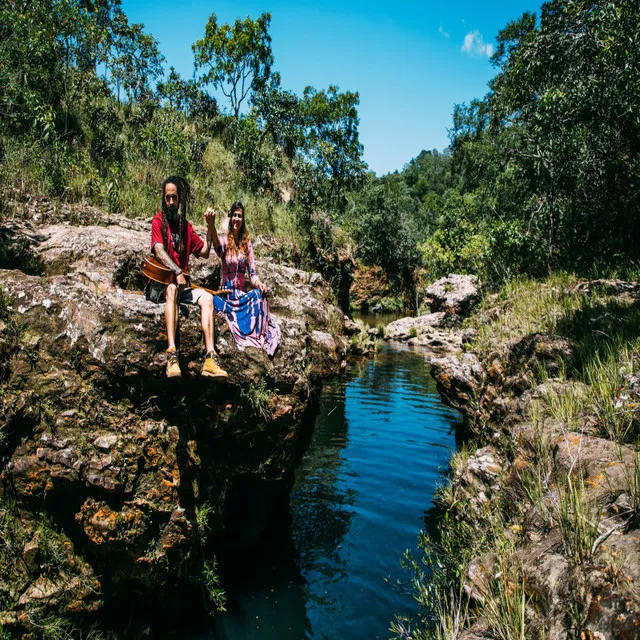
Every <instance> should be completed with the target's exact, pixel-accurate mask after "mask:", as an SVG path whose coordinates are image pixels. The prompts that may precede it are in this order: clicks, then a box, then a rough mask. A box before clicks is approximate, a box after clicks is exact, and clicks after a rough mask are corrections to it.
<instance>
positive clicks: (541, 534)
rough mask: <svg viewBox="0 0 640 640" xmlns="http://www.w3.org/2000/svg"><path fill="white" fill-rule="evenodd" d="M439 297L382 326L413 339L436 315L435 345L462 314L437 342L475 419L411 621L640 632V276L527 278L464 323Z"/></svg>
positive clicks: (447, 376) (444, 368) (464, 635)
mask: <svg viewBox="0 0 640 640" xmlns="http://www.w3.org/2000/svg"><path fill="white" fill-rule="evenodd" d="M452 287H453V284H452V283H451V282H450V284H449V285H447V287H446V288H448V289H450V290H452ZM467 308H468V307H467ZM433 311H434V312H433V313H432V314H429V315H428V316H425V317H422V318H413V319H405V320H402V321H398V322H396V323H392V324H391V325H389V326H388V327H387V329H386V331H385V338H389V339H401V340H407V339H408V340H410V341H414V343H415V341H416V340H417V338H418V336H417V335H415V333H417V332H418V331H419V330H414V331H411V328H412V327H418V328H419V327H424V331H423V333H422V335H423V336H425V337H424V338H422V339H423V340H424V341H425V342H426V344H427V346H428V343H429V341H430V340H433V336H434V335H438V333H439V332H442V331H443V330H444V329H443V324H445V323H446V324H447V325H449V326H451V327H453V329H452V331H453V334H454V337H453V338H449V339H448V340H446V341H445V340H444V339H440V342H442V343H443V344H444V343H445V342H446V344H447V349H448V353H443V354H437V353H436V354H434V353H433V352H430V353H429V355H428V357H430V358H431V367H432V374H433V376H434V378H435V379H436V382H437V384H438V389H439V391H440V393H441V395H442V397H443V399H444V400H445V401H446V402H447V403H448V404H450V405H451V406H453V407H455V408H457V409H458V410H459V411H460V412H461V413H462V415H463V416H464V418H465V424H466V427H467V429H468V433H467V434H465V436H464V437H465V438H466V444H465V445H464V446H463V447H462V449H461V451H459V452H458V453H457V454H455V455H454V457H453V459H452V462H451V475H450V481H449V484H448V485H447V486H445V487H444V488H443V489H442V490H441V491H440V495H439V506H440V509H441V511H442V514H443V515H442V518H441V520H440V523H439V525H438V531H436V532H435V533H434V534H433V535H432V538H431V541H428V540H426V539H425V540H423V541H422V542H421V552H422V553H423V554H424V555H423V558H424V559H426V563H427V564H430V565H431V566H434V567H438V569H437V573H436V574H432V575H431V577H426V578H425V577H424V576H422V578H423V579H424V580H425V584H427V583H429V582H430V583H431V587H430V588H429V590H427V589H426V588H425V590H424V591H423V592H422V595H419V596H418V599H419V600H420V601H421V603H422V605H423V607H424V610H423V612H422V617H421V621H420V622H417V623H416V622H415V621H414V624H415V625H416V626H419V627H420V626H421V627H422V628H426V627H428V628H431V629H434V628H436V629H440V630H441V631H443V632H444V631H445V630H446V629H452V628H454V626H455V628H456V629H457V631H456V635H455V637H456V638H459V639H461V640H479V639H480V638H515V637H518V638H520V637H522V638H524V637H526V638H546V639H547V640H551V639H561V638H562V639H564V638H581V639H596V638H597V639H599V640H605V639H606V640H614V639H616V640H617V639H630V638H639V637H640V595H639V594H640V591H639V586H640V529H639V525H640V463H639V455H638V446H637V444H638V440H639V436H640V413H639V412H638V409H639V407H640V383H639V380H640V357H639V356H640V351H639V348H638V347H639V342H638V337H639V335H640V324H639V322H638V320H639V319H640V285H639V284H638V283H635V282H622V281H617V280H598V281H581V280H577V279H575V278H565V279H564V280H562V279H560V281H559V282H553V281H552V282H548V283H534V284H530V285H527V286H522V287H521V288H520V289H518V288H517V287H516V288H514V290H513V291H512V292H511V293H507V294H502V295H492V296H486V297H485V299H484V301H483V303H482V304H481V306H480V307H479V310H477V311H476V312H475V314H474V315H472V317H471V318H469V319H468V320H467V321H466V322H465V327H466V328H465V329H464V330H463V329H461V328H460V327H461V325H462V323H461V322H460V320H459V319H458V318H459V316H457V315H455V316H453V318H451V317H449V315H448V314H449V313H450V311H451V309H449V310H448V311H436V310H435V309H434V310H433ZM438 313H442V314H443V315H437V314H438ZM465 332H466V333H465ZM410 333H414V335H413V336H411V335H410ZM437 346H439V345H437ZM434 543H435V544H434ZM443 549H444V550H445V551H444V552H443V551H442V550H443ZM434 583H437V588H435V589H434V587H433V585H434ZM428 592H430V593H435V594H437V595H436V598H435V599H430V597H431V596H429V595H428ZM454 623H455V625H454ZM452 625H454V626H452ZM406 628H407V627H405V632H404V636H403V637H411V634H410V632H409V631H406ZM429 637H430V636H429ZM438 637H440V636H438ZM447 637H449V636H447ZM452 637H453V636H452Z"/></svg>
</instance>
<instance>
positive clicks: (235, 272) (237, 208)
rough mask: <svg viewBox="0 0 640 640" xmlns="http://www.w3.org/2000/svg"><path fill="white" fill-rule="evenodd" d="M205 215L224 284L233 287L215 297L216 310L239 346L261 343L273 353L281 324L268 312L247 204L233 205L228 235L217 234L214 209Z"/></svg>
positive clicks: (210, 209)
mask: <svg viewBox="0 0 640 640" xmlns="http://www.w3.org/2000/svg"><path fill="white" fill-rule="evenodd" d="M204 217H205V220H206V222H207V227H208V232H207V239H208V240H209V239H210V240H211V244H212V247H213V249H214V251H215V252H216V253H217V254H218V256H219V257H220V260H221V261H222V273H221V278H220V281H221V286H222V288H224V289H230V290H231V293H229V294H228V295H227V296H226V297H222V296H215V297H214V300H213V302H214V309H215V312H216V313H217V314H218V316H220V317H222V318H224V319H225V320H226V321H227V324H228V325H229V329H230V330H231V333H232V335H233V337H234V339H235V341H236V344H237V345H238V347H240V348H241V349H243V348H244V347H248V346H252V347H258V348H260V349H264V350H265V351H266V352H267V353H268V354H269V355H270V356H272V355H273V354H274V353H275V350H276V348H277V347H278V344H280V327H279V326H278V325H277V323H276V322H275V321H274V320H273V319H272V318H271V316H270V314H269V302H268V300H267V298H266V295H267V287H266V286H265V285H264V284H263V283H262V282H261V281H260V278H259V277H258V274H257V272H256V266H255V260H254V257H253V247H252V246H251V239H250V238H249V233H248V232H247V227H246V221H245V213H244V206H243V204H242V202H234V203H233V204H232V205H231V208H230V210H229V225H228V228H227V234H226V236H222V237H219V236H218V232H217V230H216V225H215V219H216V211H215V209H212V208H209V209H207V210H206V211H205V214H204ZM247 279H248V280H249V283H250V284H251V287H252V289H250V290H247V286H246V285H247Z"/></svg>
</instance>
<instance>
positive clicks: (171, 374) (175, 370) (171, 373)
mask: <svg viewBox="0 0 640 640" xmlns="http://www.w3.org/2000/svg"><path fill="white" fill-rule="evenodd" d="M181 375H182V371H180V363H179V362H178V352H177V351H176V348H175V347H171V348H170V349H167V378H179V377H180V376H181Z"/></svg>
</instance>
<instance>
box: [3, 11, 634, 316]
mask: <svg viewBox="0 0 640 640" xmlns="http://www.w3.org/2000/svg"><path fill="white" fill-rule="evenodd" d="M269 24H270V15H269V14H268V13H265V14H263V15H262V16H259V17H257V18H256V19H251V18H246V19H238V20H237V21H236V22H235V23H234V24H228V25H227V24H225V25H222V24H220V23H219V21H218V20H217V17H216V16H215V14H212V15H211V17H210V19H209V21H208V23H207V24H206V25H203V37H202V38H201V39H199V40H197V41H196V42H195V43H193V51H194V69H195V74H194V77H193V78H192V79H189V80H187V79H184V78H182V77H181V76H180V75H179V74H178V73H177V72H176V71H175V70H174V69H170V70H169V71H168V72H167V71H166V70H165V69H164V67H163V61H164V58H163V56H162V53H161V51H160V50H159V47H158V43H157V42H156V40H155V39H154V38H153V35H151V34H148V33H146V32H145V30H144V27H143V25H140V24H130V23H129V21H128V19H127V17H126V15H125V14H124V12H123V10H122V8H121V6H120V4H119V2H118V0H109V1H108V2H104V3H100V4H99V5H91V4H90V5H87V4H86V3H81V2H75V1H74V2H53V3H49V2H42V1H40V0H38V1H37V2H32V3H29V4H28V5H26V6H25V5H23V4H22V3H19V2H14V1H9V2H7V3H4V4H3V6H2V8H0V25H2V26H0V30H1V31H0V35H1V36H2V37H1V38H0V61H1V62H2V64H1V65H0V79H1V80H2V83H3V86H4V87H5V90H4V91H3V95H2V96H0V120H1V122H2V124H3V127H2V133H1V134H0V178H1V181H2V190H3V194H4V197H3V198H2V201H1V206H2V214H3V215H8V214H11V213H12V212H15V211H16V208H18V209H19V207H20V204H21V202H24V200H26V199H29V198H42V197H48V198H53V199H54V200H55V201H57V202H82V203H89V204H93V205H96V206H99V207H102V208H105V209H107V210H109V211H114V212H122V213H125V214H127V215H130V216H149V215H151V213H152V212H153V210H154V209H155V208H157V206H158V202H157V200H158V195H157V192H158V188H159V185H160V184H161V182H162V180H163V178H164V177H166V175H167V174H170V173H178V174H181V175H184V176H186V177H187V178H188V180H189V182H190V184H191V186H192V197H193V216H194V218H195V219H196V220H200V218H201V216H202V212H203V210H204V208H205V207H206V206H207V205H209V204H214V205H215V206H217V207H218V208H219V209H220V210H225V209H226V207H227V206H228V205H229V203H230V202H231V201H233V200H236V199H238V198H240V199H242V200H243V201H245V203H246V204H247V209H248V211H249V212H250V215H251V228H252V230H253V232H254V233H255V234H260V233H263V234H270V235H275V236H280V237H282V238H285V239H287V240H293V242H294V243H295V244H296V245H297V246H298V247H299V248H300V250H301V254H300V256H299V257H298V259H299V260H301V261H302V262H304V263H305V264H306V265H307V266H309V267H312V268H314V269H319V270H321V271H322V272H323V274H324V275H325V276H326V277H327V278H328V279H329V280H330V281H331V282H332V284H333V286H334V289H335V290H336V292H339V291H340V288H341V287H343V288H344V287H348V284H349V282H350V279H351V278H352V271H353V267H352V266H349V265H353V261H355V263H356V264H361V265H363V266H367V265H368V266H374V267H378V268H381V269H382V271H383V273H384V281H385V283H386V284H385V286H387V287H388V288H389V290H390V291H391V292H395V293H394V295H391V296H390V297H389V296H387V302H388V303H389V304H391V305H392V306H393V305H394V304H395V305H397V304H398V301H402V304H403V305H405V306H406V305H411V306H414V303H415V300H416V297H415V291H416V288H417V289H420V287H421V286H422V284H423V283H425V282H428V281H432V280H434V279H436V278H438V277H440V276H443V275H446V274H447V273H449V272H453V271H455V272H467V273H475V274H476V275H479V276H480V277H481V278H482V279H483V280H484V281H485V282H488V283H490V284H493V285H495V286H499V285H500V284H501V283H502V282H504V281H508V280H509V279H510V278H512V277H515V276H517V275H518V274H524V275H529V276H540V275H544V274H547V273H548V272H550V271H554V270H556V269H564V270H568V271H571V272H577V273H580V274H587V275H593V274H594V273H596V272H598V273H608V274H612V273H619V274H629V273H635V272H636V271H637V269H636V264H637V259H638V250H639V247H640V237H639V234H640V231H639V229H640V220H639V219H638V217H639V214H638V211H639V206H638V204H639V203H638V188H637V186H638V184H640V165H639V164H638V160H637V149H638V146H639V145H640V110H639V109H640V107H639V106H638V104H637V101H635V100H633V98H632V96H633V95H634V94H633V91H630V87H634V86H638V84H639V83H640V60H639V59H638V56H639V55H640V54H639V53H638V51H639V50H640V47H638V46H637V44H638V41H639V40H640V25H639V24H638V20H637V16H636V12H635V11H633V8H632V7H631V5H629V4H627V3H617V2H613V1H609V2H603V3H597V4H593V3H591V2H586V1H584V0H582V1H577V0H571V1H569V0H553V1H551V2H547V3H544V4H543V6H542V10H541V13H540V17H539V18H538V17H536V16H535V15H533V14H524V15H523V16H522V17H521V18H519V19H518V20H515V21H514V22H511V23H509V24H508V25H507V26H506V27H505V28H504V29H503V30H501V31H500V33H499V34H498V38H497V42H498V44H497V47H496V53H495V54H494V56H493V58H492V63H493V64H494V66H495V67H496V70H497V74H496V76H495V77H494V79H493V80H492V81H491V83H490V86H489V92H488V93H487V95H486V96H485V97H484V98H482V99H478V100H474V101H472V102H471V103H470V104H466V105H456V106H455V108H454V114H453V127H452V129H451V132H450V137H451V146H450V148H449V149H447V150H445V151H444V152H442V153H440V152H438V151H436V150H432V151H423V152H422V153H421V154H420V155H419V156H418V157H416V158H415V159H413V160H412V161H411V162H409V163H408V164H407V165H406V166H405V167H404V168H403V170H402V171H398V172H395V173H394V174H389V175H387V176H383V177H380V178H378V177H376V176H375V175H373V174H372V173H371V172H368V171H367V167H366V164H365V163H364V161H363V159H362V145H361V144H360V141H359V137H358V122H359V121H358V112H357V107H358V102H359V96H358V94H357V92H354V91H350V90H347V91H341V90H340V89H339V88H337V87H335V86H330V87H327V88H324V89H316V88H314V87H307V88H306V89H305V90H304V92H303V93H302V95H296V94H295V93H293V92H292V91H290V90H288V89H286V88H285V87H283V86H282V83H281V79H280V76H279V74H278V72H277V60H275V59H274V57H273V53H272V50H271V37H270V35H269ZM241 85H242V87H243V90H242V91H240V88H239V87H240V86H241ZM211 91H216V92H217V93H215V95H216V96H218V97H219V98H220V99H221V102H220V103H219V102H218V100H217V99H216V98H214V97H213V94H212V93H211ZM403 294H404V295H403ZM394 296H395V298H394ZM339 298H341V299H342V298H344V295H342V296H340V295H339ZM419 305H420V300H419V296H418V301H417V305H415V306H419Z"/></svg>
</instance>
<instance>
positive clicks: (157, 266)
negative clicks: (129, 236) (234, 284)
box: [142, 256, 231, 296]
mask: <svg viewBox="0 0 640 640" xmlns="http://www.w3.org/2000/svg"><path fill="white" fill-rule="evenodd" d="M142 273H143V274H144V275H145V276H147V278H149V279H151V280H154V281H155V282H159V283H160V284H166V285H169V284H172V283H175V281H176V279H175V276H174V275H173V271H171V270H170V269H167V267H165V266H164V265H163V264H162V262H160V261H158V260H156V259H155V258H154V257H153V256H145V257H144V263H143V265H142ZM182 273H183V274H184V276H185V278H186V279H187V283H188V286H190V287H191V288H192V289H204V290H205V291H206V292H207V293H210V294H211V295H214V296H225V295H227V294H229V293H231V289H216V290H213V289H207V288H206V287H203V286H201V285H199V284H193V283H192V282H189V273H188V272H187V271H183V272H182Z"/></svg>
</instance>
